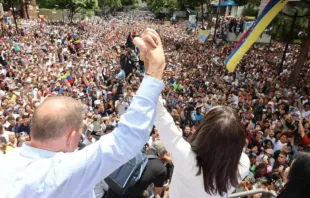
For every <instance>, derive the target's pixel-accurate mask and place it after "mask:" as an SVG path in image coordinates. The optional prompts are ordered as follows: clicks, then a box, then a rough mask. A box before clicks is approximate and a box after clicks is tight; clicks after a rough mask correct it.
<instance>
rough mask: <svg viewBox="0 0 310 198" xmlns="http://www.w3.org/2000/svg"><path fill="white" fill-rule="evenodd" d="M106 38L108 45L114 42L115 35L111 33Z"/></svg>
mask: <svg viewBox="0 0 310 198" xmlns="http://www.w3.org/2000/svg"><path fill="white" fill-rule="evenodd" d="M108 38H109V42H110V43H112V42H113V41H115V40H116V35H115V33H111V34H110V35H109V36H108Z"/></svg>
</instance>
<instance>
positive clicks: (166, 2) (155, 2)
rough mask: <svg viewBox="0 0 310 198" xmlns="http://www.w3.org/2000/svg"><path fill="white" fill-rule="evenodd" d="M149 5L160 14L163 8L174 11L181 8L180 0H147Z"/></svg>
mask: <svg viewBox="0 0 310 198" xmlns="http://www.w3.org/2000/svg"><path fill="white" fill-rule="evenodd" d="M146 2H147V5H148V6H149V7H151V8H152V9H154V12H155V13H156V14H158V13H159V12H160V10H161V9H162V8H167V9H169V10H170V12H171V11H174V10H176V9H178V8H179V1H178V0H147V1H146Z"/></svg>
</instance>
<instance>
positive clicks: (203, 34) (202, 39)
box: [199, 29, 210, 43]
mask: <svg viewBox="0 0 310 198" xmlns="http://www.w3.org/2000/svg"><path fill="white" fill-rule="evenodd" d="M209 34H210V31H208V30H201V29H199V42H200V43H204V42H206V41H207V40H208V36H209Z"/></svg>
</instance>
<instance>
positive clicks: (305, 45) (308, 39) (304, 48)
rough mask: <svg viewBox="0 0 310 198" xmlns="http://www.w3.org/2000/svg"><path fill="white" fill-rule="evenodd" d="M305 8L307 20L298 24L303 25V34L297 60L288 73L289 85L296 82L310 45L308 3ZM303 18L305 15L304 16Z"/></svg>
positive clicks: (309, 6)
mask: <svg viewBox="0 0 310 198" xmlns="http://www.w3.org/2000/svg"><path fill="white" fill-rule="evenodd" d="M307 7H308V8H307V9H306V11H305V10H304V9H302V10H304V13H305V15H307V18H306V20H307V22H304V23H303V24H300V25H302V26H305V27H306V29H305V36H304V38H303V39H302V43H301V46H300V50H299V56H298V58H297V62H296V63H295V65H294V68H293V71H292V73H291V74H290V77H289V79H288V84H289V85H294V84H296V82H297V80H298V77H299V75H300V73H301V71H302V68H303V67H304V65H305V62H306V61H307V58H308V50H309V47H310V4H307ZM304 18H305V17H304Z"/></svg>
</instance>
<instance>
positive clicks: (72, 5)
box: [37, 0, 95, 22]
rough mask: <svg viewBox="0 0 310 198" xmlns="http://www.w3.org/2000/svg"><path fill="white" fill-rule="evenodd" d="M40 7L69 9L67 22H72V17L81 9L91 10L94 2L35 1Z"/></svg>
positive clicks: (74, 0)
mask: <svg viewBox="0 0 310 198" xmlns="http://www.w3.org/2000/svg"><path fill="white" fill-rule="evenodd" d="M37 3H38V4H39V6H41V7H45V8H55V7H57V8H58V9H69V16H68V18H69V20H70V21H71V22H72V20H73V17H74V15H76V14H77V13H78V12H80V11H82V10H83V9H93V8H94V6H95V0H37Z"/></svg>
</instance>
